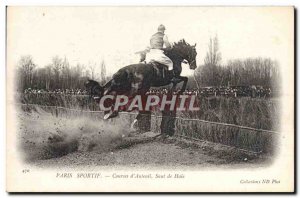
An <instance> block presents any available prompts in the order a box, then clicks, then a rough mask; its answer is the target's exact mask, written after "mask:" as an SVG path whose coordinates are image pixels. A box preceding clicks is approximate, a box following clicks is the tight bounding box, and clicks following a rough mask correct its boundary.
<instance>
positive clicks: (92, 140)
mask: <svg viewBox="0 0 300 198" xmlns="http://www.w3.org/2000/svg"><path fill="white" fill-rule="evenodd" d="M6 12H7V19H6V20H7V28H6V33H7V46H6V49H7V65H6V71H7V73H6V82H7V88H6V90H7V99H6V105H7V132H6V137H7V147H6V149H7V150H6V158H7V164H6V177H7V181H6V182H7V187H6V190H7V191H8V192H294V190H295V189H294V185H295V176H294V160H295V159H294V156H295V155H294V154H295V150H294V148H295V139H294V137H295V136H294V135H295V131H294V130H295V128H294V50H295V49H294V8H293V7H268V6H263V7H197V6H195V7H191V6H190V7H188V6H187V7H185V6H169V7H168V6H163V7H154V6H126V7H122V6H119V7H117V6H115V7H114V6H111V7H109V6H107V7H105V6H95V7H80V6H78V7H71V6H70V7H68V6H49V7H47V6H8V7H7V10H6Z"/></svg>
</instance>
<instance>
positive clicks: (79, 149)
mask: <svg viewBox="0 0 300 198" xmlns="http://www.w3.org/2000/svg"><path fill="white" fill-rule="evenodd" d="M19 117H20V127H19V128H20V130H19V132H20V133H19V135H20V136H19V137H20V147H19V148H20V151H21V152H22V153H24V160H25V161H26V162H27V163H29V164H31V165H34V166H36V167H40V168H75V169H76V168H77V169H82V168H84V169H85V170H87V169H96V168H99V167H103V168H105V167H109V168H114V169H120V168H121V169H123V168H125V169H126V168H130V169H131V168H143V169H145V168H146V169H152V168H160V169H164V168H166V169H170V168H171V169H177V168H178V169H185V168H188V169H198V168H201V169H203V168H224V167H226V168H251V167H253V168H257V167H261V166H267V165H268V164H269V162H270V160H269V158H268V157H266V156H261V155H253V154H250V153H245V152H243V151H240V150H237V149H235V148H229V147H226V146H223V145H220V144H214V143H209V142H198V141H197V142H195V141H190V140H185V139H179V138H174V137H173V138H161V137H157V138H154V136H156V135H157V134H155V133H153V132H148V133H143V134H137V133H132V132H129V131H128V130H125V129H124V126H122V125H120V126H110V125H107V124H106V123H100V124H99V123H97V124H95V122H94V121H90V120H85V119H84V118H76V119H74V120H70V119H68V120H66V119H63V118H56V117H53V116H52V115H50V114H47V113H45V112H35V113H30V114H28V113H25V114H24V113H20V114H19ZM99 128H100V129H99Z"/></svg>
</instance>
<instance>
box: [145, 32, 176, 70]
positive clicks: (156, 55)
mask: <svg viewBox="0 0 300 198" xmlns="http://www.w3.org/2000/svg"><path fill="white" fill-rule="evenodd" d="M164 36H165V34H164V33H162V32H157V33H155V34H153V35H152V37H151V39H150V46H151V49H150V52H149V53H148V54H147V55H146V63H152V62H158V63H160V64H162V65H166V66H167V67H168V70H172V69H173V62H172V60H171V59H170V58H169V57H167V56H166V55H165V54H164V51H163V50H162V48H163V45H164V43H165V41H164Z"/></svg>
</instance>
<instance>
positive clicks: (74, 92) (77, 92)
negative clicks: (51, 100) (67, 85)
mask: <svg viewBox="0 0 300 198" xmlns="http://www.w3.org/2000/svg"><path fill="white" fill-rule="evenodd" d="M24 93H35V94H44V93H51V94H67V95H87V94H88V92H87V91H86V90H81V89H55V90H47V89H31V88H28V89H25V91H24Z"/></svg>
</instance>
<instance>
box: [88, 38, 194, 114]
mask: <svg viewBox="0 0 300 198" xmlns="http://www.w3.org/2000/svg"><path fill="white" fill-rule="evenodd" d="M195 47H196V44H195V45H193V46H192V45H190V44H188V43H186V42H185V40H184V39H183V40H180V41H179V42H177V43H174V45H173V46H172V47H171V48H170V49H164V53H165V55H166V56H168V57H169V58H170V59H171V60H172V61H173V68H174V70H173V71H168V70H167V68H166V66H163V65H160V64H158V63H150V64H145V63H138V64H133V65H128V66H125V67H123V68H121V69H120V70H119V71H118V72H117V73H115V74H114V75H113V77H112V79H111V80H110V81H109V82H108V83H106V84H105V85H104V86H103V87H102V86H100V85H99V84H98V83H97V82H96V81H93V80H88V81H87V82H86V83H85V86H86V88H87V89H88V90H89V91H90V94H91V95H93V96H96V97H97V98H101V97H103V96H104V95H121V94H123V95H134V94H141V95H145V93H146V92H147V91H149V89H150V87H160V86H165V85H169V84H171V83H172V84H173V87H172V90H174V88H175V87H176V85H177V84H178V83H180V82H183V85H182V88H181V90H180V92H183V91H184V90H185V89H186V85H187V82H188V78H187V77H184V76H180V74H181V71H182V68H181V63H182V62H183V61H188V63H189V67H190V69H196V67H197V65H196V56H197V52H196V48H195ZM117 114H118V112H116V111H115V112H111V113H109V114H106V115H105V117H104V118H105V119H108V118H112V117H115V116H117Z"/></svg>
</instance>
